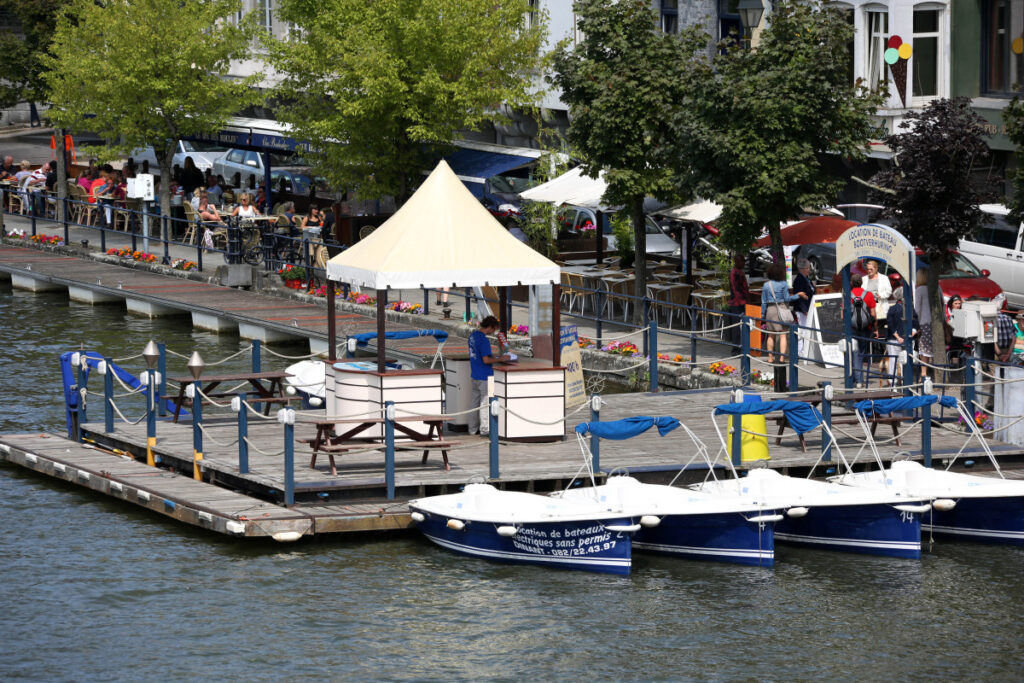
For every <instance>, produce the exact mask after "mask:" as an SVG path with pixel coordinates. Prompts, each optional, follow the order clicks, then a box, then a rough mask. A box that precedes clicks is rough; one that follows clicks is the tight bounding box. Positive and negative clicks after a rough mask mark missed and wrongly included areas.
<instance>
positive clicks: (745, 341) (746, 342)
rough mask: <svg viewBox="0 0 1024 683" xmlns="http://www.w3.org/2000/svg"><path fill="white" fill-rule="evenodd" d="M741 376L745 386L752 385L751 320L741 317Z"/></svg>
mask: <svg viewBox="0 0 1024 683" xmlns="http://www.w3.org/2000/svg"><path fill="white" fill-rule="evenodd" d="M740 353H741V354H742V358H740V375H742V377H743V386H747V385H749V384H750V318H748V317H747V316H745V315H741V316H740Z"/></svg>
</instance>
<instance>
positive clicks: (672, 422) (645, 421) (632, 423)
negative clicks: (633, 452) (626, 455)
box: [576, 416, 679, 441]
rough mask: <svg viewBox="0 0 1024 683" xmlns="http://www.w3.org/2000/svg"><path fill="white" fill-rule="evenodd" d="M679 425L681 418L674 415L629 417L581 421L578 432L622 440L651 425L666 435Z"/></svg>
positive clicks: (577, 428)
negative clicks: (602, 420) (604, 420)
mask: <svg viewBox="0 0 1024 683" xmlns="http://www.w3.org/2000/svg"><path fill="white" fill-rule="evenodd" d="M678 426H679V420H677V419H675V418H674V417H667V416H662V417H639V416H638V417H627V418H623V419H621V420H612V421H611V422H581V423H579V424H578V425H576V433H577V434H586V433H587V432H590V433H591V434H593V435H594V436H599V437H601V438H602V439H613V440H615V441H622V440H624V439H632V438H633V437H634V436H639V435H640V434H643V433H644V432H646V431H647V430H648V429H650V428H651V427H657V428H658V434H660V435H661V436H665V435H666V434H668V433H669V432H671V431H672V430H673V429H675V428H676V427H678Z"/></svg>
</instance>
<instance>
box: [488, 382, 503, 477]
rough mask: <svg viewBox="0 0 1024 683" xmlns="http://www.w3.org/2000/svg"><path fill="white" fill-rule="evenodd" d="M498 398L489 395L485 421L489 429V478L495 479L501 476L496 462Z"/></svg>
mask: <svg viewBox="0 0 1024 683" xmlns="http://www.w3.org/2000/svg"><path fill="white" fill-rule="evenodd" d="M497 407H498V398H497V397H496V396H491V398H490V405H489V406H488V410H487V422H488V427H487V428H488V429H489V430H490V432H489V434H488V436H489V437H490V450H489V452H488V455H489V457H490V466H491V479H497V478H498V477H500V476H501V471H500V465H499V462H498V415H497V413H498V411H497Z"/></svg>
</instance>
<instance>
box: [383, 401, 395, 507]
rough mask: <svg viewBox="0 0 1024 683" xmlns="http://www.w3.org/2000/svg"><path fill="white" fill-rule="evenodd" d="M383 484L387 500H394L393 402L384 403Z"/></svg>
mask: <svg viewBox="0 0 1024 683" xmlns="http://www.w3.org/2000/svg"><path fill="white" fill-rule="evenodd" d="M384 483H385V485H386V486H387V489H388V500H394V499H395V402H394V401H385V402H384Z"/></svg>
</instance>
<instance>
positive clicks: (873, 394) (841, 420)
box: [774, 391, 905, 453]
mask: <svg viewBox="0 0 1024 683" xmlns="http://www.w3.org/2000/svg"><path fill="white" fill-rule="evenodd" d="M899 396H901V394H899V393H898V392H895V391H862V392H858V393H850V394H836V395H834V396H833V397H832V403H833V404H836V403H849V402H852V401H878V400H881V399H887V398H898V397H899ZM786 400H787V401H799V402H801V403H810V404H811V405H812V406H814V407H815V408H817V407H818V405H819V404H820V403H821V401H822V397H821V396H820V395H817V394H816V395H812V396H794V397H792V398H787V399H786ZM774 419H775V424H777V425H778V426H779V432H778V434H777V435H776V437H775V445H776V446H778V445H781V444H782V434H783V432H784V431H785V430H786V427H788V426H789V421H788V420H787V419H786V416H785V415H779V416H777V417H775V418H774ZM865 419H866V420H867V421H868V423H869V424H870V425H871V436H872V437H874V436H875V430H876V429H877V428H878V425H880V424H887V425H889V426H890V427H892V434H893V436H894V437H896V445H897V446H902V445H903V444H902V443H901V442H900V438H899V436H900V432H899V424H900V422H902V421H903V420H904V419H905V418H902V417H896V416H880V415H875V416H872V417H867V418H865ZM831 424H832V425H855V424H859V421H858V420H857V416H856V414H854V413H849V414H847V413H841V414H839V415H833V416H832V420H831ZM797 438H799V439H800V450H801V451H803V452H804V453H806V452H807V443H806V442H805V441H804V435H803V434H798V435H797Z"/></svg>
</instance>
